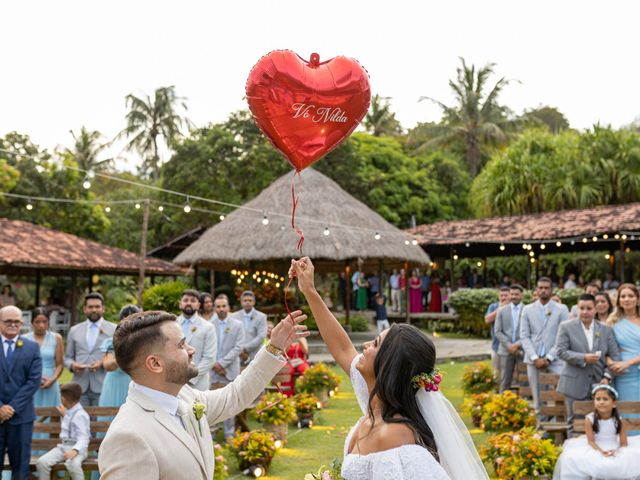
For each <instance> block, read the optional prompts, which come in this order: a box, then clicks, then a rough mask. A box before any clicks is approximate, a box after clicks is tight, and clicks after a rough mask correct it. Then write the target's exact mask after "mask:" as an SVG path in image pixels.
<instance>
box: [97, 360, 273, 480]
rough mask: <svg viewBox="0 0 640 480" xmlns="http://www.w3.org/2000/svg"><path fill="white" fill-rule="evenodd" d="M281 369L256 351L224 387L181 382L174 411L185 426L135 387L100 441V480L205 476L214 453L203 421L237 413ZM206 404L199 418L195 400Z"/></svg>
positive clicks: (208, 475) (195, 479)
mask: <svg viewBox="0 0 640 480" xmlns="http://www.w3.org/2000/svg"><path fill="white" fill-rule="evenodd" d="M281 368H282V359H277V358H276V357H275V356H273V355H271V354H270V353H268V352H267V351H265V350H264V348H263V349H261V350H260V351H259V352H258V354H257V355H256V357H255V359H254V361H253V362H251V364H250V365H249V366H248V367H247V368H246V369H245V370H244V371H243V372H242V373H241V374H240V375H239V376H238V377H237V378H236V379H235V380H234V381H233V382H232V383H230V384H229V385H227V386H226V387H224V388H222V389H219V390H209V391H205V392H202V391H199V390H195V389H193V388H191V387H190V386H188V385H187V386H185V387H183V388H182V390H180V393H179V395H178V415H180V417H181V419H182V423H183V424H184V426H185V428H183V427H182V426H180V425H178V422H176V420H175V418H172V417H171V416H170V415H169V414H168V413H167V412H166V410H163V409H162V408H160V407H159V406H158V405H157V404H156V403H155V402H154V401H153V400H152V399H151V398H150V397H148V396H147V395H145V394H144V393H142V392H141V391H140V390H137V389H135V387H133V386H130V387H129V396H128V398H127V401H126V402H125V404H124V405H123V406H122V407H121V408H120V411H119V412H118V415H116V417H115V419H114V420H113V422H112V423H111V426H110V427H109V431H108V432H107V435H106V437H105V438H104V440H103V441H102V444H101V445H100V451H99V454H98V463H99V467H100V473H101V477H100V478H101V479H102V480H152V479H153V480H158V479H160V480H180V479H185V480H198V479H202V480H211V479H212V478H213V467H214V454H213V443H212V441H211V433H210V431H209V425H215V424H217V423H218V422H221V421H222V420H225V419H227V418H231V417H233V416H234V415H237V414H238V413H240V412H241V411H242V410H244V409H245V408H248V407H250V406H251V404H252V402H253V401H254V400H255V399H256V398H257V397H258V396H259V395H260V393H261V392H262V391H263V389H264V387H265V386H266V385H267V384H268V382H269V381H270V380H271V379H272V378H273V376H274V375H275V374H276V373H277V372H278V371H279V370H280V369H281ZM196 400H197V401H199V402H202V403H204V404H205V405H206V418H204V417H203V418H202V419H201V420H200V424H201V425H200V426H201V427H202V435H201V434H200V431H199V427H198V422H197V421H196V418H195V415H194V413H193V404H194V402H195V401H196Z"/></svg>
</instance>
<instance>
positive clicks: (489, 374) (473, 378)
mask: <svg viewBox="0 0 640 480" xmlns="http://www.w3.org/2000/svg"><path fill="white" fill-rule="evenodd" d="M497 388H498V382H497V380H496V377H495V374H494V373H493V370H492V369H491V367H490V366H489V365H488V364H486V363H482V362H476V363H474V364H473V365H468V366H466V367H464V370H463V371H462V390H463V391H464V393H468V394H472V393H485V392H492V391H494V390H496V389H497Z"/></svg>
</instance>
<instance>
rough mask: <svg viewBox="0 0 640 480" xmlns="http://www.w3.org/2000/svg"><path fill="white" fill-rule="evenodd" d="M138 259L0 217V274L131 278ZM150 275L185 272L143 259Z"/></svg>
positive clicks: (124, 253)
mask: <svg viewBox="0 0 640 480" xmlns="http://www.w3.org/2000/svg"><path fill="white" fill-rule="evenodd" d="M139 264H140V256H139V255H138V254H136V253H132V252H129V251H128V250H122V249H120V248H115V247H109V246H107V245H103V244H101V243H98V242H94V241H91V240H87V239H85V238H80V237H77V236H75V235H71V234H70V233H65V232H59V231H56V230H51V229H50V228H46V227H43V226H41V225H35V224H33V223H28V222H23V221H20V220H9V219H7V218H0V273H10V274H24V275H29V274H35V272H36V271H37V270H39V271H41V272H48V273H50V274H63V273H64V272H68V271H75V272H76V273H80V272H84V273H88V272H91V273H103V274H115V275H119V274H124V275H134V274H137V272H138V267H139ZM145 271H146V273H147V274H149V275H184V274H185V273H186V272H185V270H184V269H182V268H180V267H178V266H177V265H174V264H172V263H169V262H165V261H163V260H160V259H157V258H146V259H145Z"/></svg>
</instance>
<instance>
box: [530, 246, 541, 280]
mask: <svg viewBox="0 0 640 480" xmlns="http://www.w3.org/2000/svg"><path fill="white" fill-rule="evenodd" d="M540 258H541V255H540V254H538V258H536V285H537V284H538V278H540ZM529 261H531V260H529Z"/></svg>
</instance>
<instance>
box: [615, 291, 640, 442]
mask: <svg viewBox="0 0 640 480" xmlns="http://www.w3.org/2000/svg"><path fill="white" fill-rule="evenodd" d="M610 323H613V333H614V335H615V337H616V341H617V342H618V345H620V357H621V359H620V361H619V362H612V363H611V365H610V368H611V370H612V371H613V372H614V373H615V374H616V375H617V376H616V378H615V385H616V389H617V390H618V393H619V398H618V400H619V401H621V402H625V401H639V400H640V291H638V288H637V287H636V286H635V285H633V284H632V283H623V284H622V285H620V287H619V288H618V297H617V299H616V309H615V311H614V312H613V313H612V314H611V317H610ZM625 416H627V417H632V416H633V417H638V415H630V414H627V415H625ZM627 433H628V434H629V435H640V430H632V431H629V432H627Z"/></svg>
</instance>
